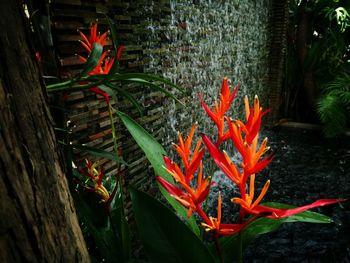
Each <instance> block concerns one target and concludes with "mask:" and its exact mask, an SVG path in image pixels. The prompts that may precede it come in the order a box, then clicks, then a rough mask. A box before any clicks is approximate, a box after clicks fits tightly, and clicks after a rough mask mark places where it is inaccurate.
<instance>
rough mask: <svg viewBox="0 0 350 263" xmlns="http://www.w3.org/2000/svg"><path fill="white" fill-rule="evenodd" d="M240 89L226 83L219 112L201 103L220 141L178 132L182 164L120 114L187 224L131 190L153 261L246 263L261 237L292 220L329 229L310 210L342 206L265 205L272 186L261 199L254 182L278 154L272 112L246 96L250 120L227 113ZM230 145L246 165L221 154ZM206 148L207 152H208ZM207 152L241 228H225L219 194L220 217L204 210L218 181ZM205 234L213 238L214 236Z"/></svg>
mask: <svg viewBox="0 0 350 263" xmlns="http://www.w3.org/2000/svg"><path fill="white" fill-rule="evenodd" d="M236 91H237V88H236V89H235V90H234V91H233V92H232V91H230V89H229V86H228V79H227V78H225V79H224V80H223V83H222V88H221V92H220V100H219V101H218V102H216V103H215V107H214V108H213V109H210V107H208V106H207V105H206V104H205V102H204V100H203V99H202V98H201V97H200V100H201V101H202V105H203V108H204V110H205V111H206V112H207V114H208V116H209V117H210V119H211V120H212V121H213V122H214V123H215V125H216V126H217V128H218V129H217V130H218V133H217V135H216V136H215V137H214V138H213V137H211V136H208V135H205V134H202V136H200V138H199V140H198V141H197V143H195V145H196V146H195V147H194V149H193V148H192V141H193V140H194V138H195V136H194V135H195V130H196V129H197V125H193V126H192V128H191V131H190V133H189V134H188V136H187V137H186V138H183V136H182V135H181V134H180V133H179V135H178V144H174V150H175V151H176V153H177V154H178V155H179V157H180V161H181V163H182V165H181V164H180V163H177V162H175V161H173V160H172V159H170V158H169V157H167V156H166V155H164V150H163V149H162V147H161V146H160V145H159V144H158V143H157V142H156V141H155V140H154V139H152V138H151V137H150V136H149V135H148V134H147V132H146V131H145V130H144V129H142V128H141V127H140V126H139V125H137V124H136V123H135V122H134V121H132V120H131V119H130V118H129V117H127V116H126V115H123V114H121V115H120V117H121V119H122V121H123V122H124V124H125V125H126V127H128V130H129V131H130V132H131V134H132V136H133V137H134V139H135V140H136V141H137V143H138V144H139V145H140V147H141V148H142V149H143V150H144V152H145V153H146V156H147V157H148V158H149V160H150V162H151V164H152V166H153V167H154V169H155V174H156V175H157V176H156V179H157V181H158V183H159V186H160V190H161V192H162V193H163V195H164V196H165V198H166V199H167V200H169V203H170V205H171V206H172V207H173V208H174V209H175V212H176V213H177V214H179V215H180V217H181V218H182V219H183V220H184V221H185V222H186V223H187V225H186V224H185V223H183V222H182V220H180V219H179V218H177V217H176V216H175V215H174V214H172V213H171V211H169V209H167V208H166V207H164V206H163V205H161V204H160V203H159V202H158V201H156V200H155V199H154V198H152V197H150V196H148V195H146V194H145V193H142V192H140V191H138V190H136V189H133V190H132V191H131V199H132V203H133V209H134V212H135V218H136V223H137V226H138V230H139V232H140V236H141V239H142V240H143V243H144V245H145V248H146V250H147V252H148V256H149V258H150V260H151V262H225V263H226V262H227V263H228V262H232V261H233V260H234V259H236V260H237V261H238V262H242V260H243V250H244V248H245V247H246V246H247V245H248V244H249V243H250V242H251V241H252V240H253V239H254V238H255V237H257V236H258V235H260V234H264V233H269V232H271V231H273V230H275V229H277V228H278V227H279V226H280V225H281V224H282V223H286V222H310V223H330V222H332V220H331V219H330V218H328V217H326V216H324V215H321V214H317V213H313V212H309V211H307V210H309V209H311V208H315V207H319V206H324V205H330V204H334V203H338V202H341V201H344V199H320V200H317V201H315V202H313V203H311V204H308V205H305V206H301V207H293V206H290V205H286V204H281V203H272V202H269V203H262V199H263V198H264V196H265V194H266V192H267V190H268V188H269V185H270V180H268V181H266V183H265V185H264V186H263V188H262V190H261V192H260V194H259V195H258V196H257V197H256V195H255V191H256V190H255V177H256V175H257V174H258V173H259V172H260V171H261V170H263V169H264V168H265V167H266V166H267V165H268V164H269V163H270V162H271V161H272V160H273V158H274V155H275V152H272V153H269V154H267V153H268V152H269V150H270V147H269V146H268V145H267V138H265V139H263V140H262V141H260V140H259V130H260V126H261V120H262V117H263V116H264V115H265V114H266V113H267V112H268V110H265V111H263V110H262V108H261V106H260V103H259V99H258V97H255V98H254V103H253V105H252V106H250V105H249V102H248V98H247V97H246V99H245V110H246V119H245V121H243V120H239V119H237V120H234V119H231V118H229V117H228V116H227V115H226V113H227V111H228V109H229V107H230V105H231V103H232V101H233V98H234V95H235V93H236ZM213 139H215V142H213ZM225 141H226V142H230V143H232V144H233V146H234V147H235V149H236V150H237V152H238V153H239V154H240V155H241V157H242V158H241V159H242V161H241V163H239V164H235V163H233V161H232V160H231V158H230V154H229V153H227V152H226V151H225V150H223V149H221V148H222V147H223V145H224V144H223V142H225ZM202 142H203V143H204V146H205V148H203V147H202ZM205 151H208V153H209V155H210V156H211V158H212V159H213V161H214V162H215V164H216V165H217V166H218V167H219V168H220V169H221V171H222V172H223V173H224V174H225V175H226V176H227V177H228V178H229V179H230V180H231V181H232V183H233V184H235V185H236V186H237V188H238V189H239V191H240V196H239V197H233V198H232V199H231V200H230V201H231V202H232V203H233V204H235V205H238V206H239V208H240V210H239V216H238V217H237V218H238V219H237V222H234V223H223V222H222V208H221V205H222V202H223V200H222V197H221V194H220V192H219V194H218V199H217V200H218V201H217V202H218V206H217V216H216V217H213V216H209V215H208V211H206V206H205V205H204V202H205V200H206V199H207V198H208V196H209V193H210V188H211V187H212V184H213V183H212V182H211V178H212V175H210V174H207V172H206V171H203V164H202V163H203V162H204V161H205V160H204V159H203V156H204V152H205ZM231 154H232V153H231ZM169 196H170V198H169ZM179 205H180V206H179ZM193 213H196V214H197V215H198V217H197V218H198V221H199V225H200V226H201V229H202V230H199V231H198V227H197V226H196V225H193V220H195V217H194V216H193ZM170 226H171V227H170ZM190 230H192V231H190ZM203 230H204V231H203ZM206 233H208V234H211V235H210V236H209V238H208V236H206V235H205V234H206ZM210 237H211V238H210ZM210 240H212V241H210Z"/></svg>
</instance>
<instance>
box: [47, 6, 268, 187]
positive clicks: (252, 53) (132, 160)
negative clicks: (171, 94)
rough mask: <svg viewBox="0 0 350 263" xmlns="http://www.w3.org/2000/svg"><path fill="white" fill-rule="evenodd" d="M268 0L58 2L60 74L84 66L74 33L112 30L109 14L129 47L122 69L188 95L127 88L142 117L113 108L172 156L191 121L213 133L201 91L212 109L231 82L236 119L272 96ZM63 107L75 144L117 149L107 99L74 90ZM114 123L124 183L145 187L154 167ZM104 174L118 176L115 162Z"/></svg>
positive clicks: (121, 104)
mask: <svg viewBox="0 0 350 263" xmlns="http://www.w3.org/2000/svg"><path fill="white" fill-rule="evenodd" d="M271 1H272V0H260V1H239V0H230V1H219V0H218V1H210V0H205V1H189V0H182V1H173V0H172V1H169V0H159V1H141V0H139V1H127V2H124V1H102V0H101V1H80V0H74V1H69V0H53V1H52V3H51V12H52V17H51V20H52V27H53V28H52V29H53V36H54V43H55V47H56V50H57V55H58V58H59V62H60V68H59V71H60V75H61V76H62V77H67V76H71V75H73V74H75V73H76V72H78V70H79V68H81V62H80V61H79V60H78V59H77V58H76V56H75V53H79V54H80V53H81V52H83V49H82V48H81V46H80V45H79V43H78V41H77V40H78V39H79V37H78V34H77V32H76V29H80V30H82V31H83V32H87V29H88V27H89V24H90V23H91V22H93V21H95V20H96V18H99V19H100V20H99V24H100V30H101V31H104V30H106V29H107V25H106V22H105V21H104V20H103V18H102V19H101V17H103V16H101V14H103V13H107V14H109V16H110V17H111V18H112V19H114V21H115V22H116V24H117V28H118V36H119V41H120V43H122V44H124V45H125V48H124V52H123V55H122V57H121V71H123V72H146V73H153V74H157V75H161V76H164V77H167V78H169V79H171V80H172V81H173V82H174V83H176V84H177V85H179V86H182V87H184V88H185V89H186V92H187V94H186V95H184V94H180V93H175V94H176V95H177V96H178V97H179V98H181V100H182V102H183V103H184V105H185V106H182V105H180V104H177V103H175V102H174V101H173V100H171V99H168V98H166V97H165V96H164V95H163V94H161V93H159V92H155V91H150V90H149V89H147V88H145V87H142V86H135V85H132V86H130V85H129V86H123V88H125V89H127V90H128V91H129V92H131V93H132V94H133V95H134V96H135V98H136V99H138V100H139V101H140V102H141V103H142V105H143V106H144V107H145V115H144V116H143V117H141V116H140V115H139V114H138V112H137V110H136V109H134V108H133V107H132V105H131V104H130V103H128V102H127V101H125V99H122V98H120V100H119V101H117V102H115V107H117V108H118V109H119V110H122V111H124V112H126V113H127V114H129V115H131V116H132V117H133V118H135V119H136V120H137V121H138V122H139V123H140V124H141V125H143V126H144V127H145V128H146V129H147V130H148V131H149V132H150V133H152V134H153V135H154V136H155V137H156V138H157V140H158V141H159V142H160V143H162V144H163V145H164V146H165V147H166V149H167V150H168V151H169V147H168V146H169V145H170V143H171V142H173V141H175V140H176V131H182V132H184V133H187V132H188V130H189V129H190V127H191V125H192V123H194V122H198V123H199V124H200V132H206V133H210V129H211V128H212V127H213V126H212V124H211V123H210V122H209V121H208V119H207V118H206V117H205V115H204V112H203V110H202V109H201V106H200V103H199V100H198V93H202V94H203V97H204V99H205V101H206V102H207V104H208V105H213V102H214V99H216V98H217V95H218V93H219V90H220V85H221V81H222V78H223V77H225V76H227V77H228V78H230V79H231V80H232V81H231V86H232V87H233V86H235V85H236V84H237V83H240V84H241V88H240V90H239V93H238V95H237V99H236V100H235V102H234V107H233V109H232V117H237V116H238V115H241V114H242V113H243V103H242V98H243V97H244V95H246V94H248V95H249V96H250V97H251V98H252V97H253V96H254V94H258V95H259V96H260V97H263V98H264V97H267V96H266V94H267V92H268V89H267V87H266V79H267V76H268V72H269V68H268V36H269V33H268V30H269V29H268V24H269V15H270V14H269V10H270V6H271V3H270V2H271ZM263 101H264V99H263ZM263 105H266V103H264V102H263ZM66 106H67V107H68V109H69V110H68V118H69V119H71V120H72V121H73V122H74V125H73V134H76V135H75V137H74V138H73V139H74V142H76V143H85V144H87V145H88V146H95V147H100V148H103V149H107V150H108V149H112V139H111V134H110V130H109V120H108V114H107V108H106V105H105V104H104V102H103V100H96V95H94V94H91V93H89V92H76V93H72V94H70V95H69V96H68V99H67V101H66ZM266 107H267V105H266ZM204 117H205V118H204ZM116 121H117V120H116ZM117 125H118V127H119V128H118V135H119V142H120V144H121V147H122V149H123V157H124V159H125V160H126V161H127V162H128V163H129V164H130V165H129V169H128V175H127V178H128V180H129V181H130V182H132V183H135V184H137V185H144V186H145V187H146V188H147V185H149V180H150V178H152V176H150V175H151V174H152V169H151V168H150V166H149V164H148V161H147V160H146V158H145V156H144V155H143V153H142V152H141V150H140V149H139V148H138V146H137V145H135V142H134V141H133V140H132V139H131V138H130V135H129V134H128V132H127V131H125V129H123V127H122V125H121V124H117ZM82 158H84V156H82ZM101 163H106V160H101ZM145 167H148V168H147V169H145ZM105 169H106V171H107V173H108V174H112V173H113V172H115V166H114V164H113V163H107V164H106V165H105Z"/></svg>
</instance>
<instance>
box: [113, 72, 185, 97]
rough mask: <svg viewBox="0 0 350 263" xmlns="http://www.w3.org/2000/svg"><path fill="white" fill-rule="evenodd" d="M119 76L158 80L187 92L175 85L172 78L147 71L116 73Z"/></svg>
mask: <svg viewBox="0 0 350 263" xmlns="http://www.w3.org/2000/svg"><path fill="white" fill-rule="evenodd" d="M116 77H117V78H124V79H143V80H147V81H156V82H160V83H163V84H166V85H168V86H170V87H173V88H175V89H177V90H179V91H180V92H182V93H185V90H184V89H183V88H181V87H179V86H177V85H175V84H174V83H172V82H171V81H170V80H168V79H166V78H163V77H159V76H156V75H152V74H146V73H124V74H119V75H116Z"/></svg>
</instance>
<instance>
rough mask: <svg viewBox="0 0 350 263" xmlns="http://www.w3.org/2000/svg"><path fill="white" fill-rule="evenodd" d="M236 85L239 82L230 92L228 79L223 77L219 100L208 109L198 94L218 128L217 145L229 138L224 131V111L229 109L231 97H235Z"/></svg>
mask: <svg viewBox="0 0 350 263" xmlns="http://www.w3.org/2000/svg"><path fill="white" fill-rule="evenodd" d="M238 87H239V84H238V85H237V86H236V88H235V89H234V90H233V92H231V91H230V89H229V86H228V79H227V78H224V80H223V81H222V85H221V92H220V101H219V102H215V108H214V109H213V110H210V108H209V107H208V106H207V105H206V104H205V102H204V101H203V99H202V97H201V96H200V95H199V99H200V101H201V103H202V106H203V108H204V110H205V111H206V113H207V114H208V115H209V117H210V118H211V119H212V120H213V122H214V123H215V125H216V126H217V128H218V139H217V145H219V144H220V143H221V142H223V141H225V140H227V139H228V138H229V135H228V133H226V132H225V130H224V128H225V123H224V122H225V113H226V112H227V111H228V110H229V108H230V106H231V104H232V102H233V99H234V98H235V95H236V93H237V90H238Z"/></svg>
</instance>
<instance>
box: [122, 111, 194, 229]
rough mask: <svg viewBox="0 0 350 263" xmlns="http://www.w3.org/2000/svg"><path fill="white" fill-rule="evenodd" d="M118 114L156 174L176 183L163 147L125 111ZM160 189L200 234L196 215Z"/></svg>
mask: <svg viewBox="0 0 350 263" xmlns="http://www.w3.org/2000/svg"><path fill="white" fill-rule="evenodd" d="M117 114H118V116H119V118H120V119H121V120H122V122H123V123H124V125H125V127H126V128H127V129H128V131H129V132H130V134H131V135H132V137H133V138H134V140H135V141H136V143H137V144H138V145H139V146H140V148H141V149H142V150H143V152H144V153H145V155H146V157H147V159H148V160H149V162H150V163H151V164H152V167H153V169H154V172H155V174H156V175H158V176H161V177H163V178H164V179H166V180H167V181H168V182H171V183H174V180H173V178H172V177H171V175H170V174H169V173H168V172H167V171H166V170H165V168H164V167H165V163H164V160H163V156H164V155H166V152H165V150H164V149H163V147H162V146H161V145H160V144H159V143H158V142H157V141H156V140H155V139H154V138H153V137H152V136H151V135H150V134H149V133H148V132H147V131H146V130H145V129H143V128H142V127H141V126H140V125H139V124H138V123H136V122H135V121H134V120H133V119H131V118H130V117H129V116H127V115H126V114H125V113H122V112H117ZM159 189H160V191H161V193H162V194H163V195H164V197H165V198H166V199H167V201H168V202H169V203H170V205H171V206H172V207H173V208H174V209H175V210H176V212H178V213H179V215H180V216H182V217H183V218H184V219H185V220H186V221H187V222H188V225H189V226H190V228H191V229H192V231H193V232H194V233H195V234H196V235H198V236H199V233H200V231H199V228H198V226H197V223H196V220H195V219H194V216H191V217H190V218H188V217H187V210H186V209H185V208H184V207H183V206H181V205H180V204H179V203H178V202H177V201H176V200H175V199H174V198H173V197H171V196H170V195H169V193H168V192H167V191H165V190H164V189H163V187H161V186H159Z"/></svg>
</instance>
